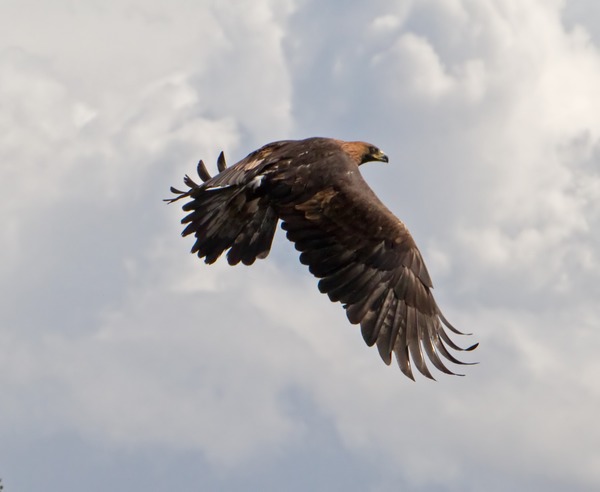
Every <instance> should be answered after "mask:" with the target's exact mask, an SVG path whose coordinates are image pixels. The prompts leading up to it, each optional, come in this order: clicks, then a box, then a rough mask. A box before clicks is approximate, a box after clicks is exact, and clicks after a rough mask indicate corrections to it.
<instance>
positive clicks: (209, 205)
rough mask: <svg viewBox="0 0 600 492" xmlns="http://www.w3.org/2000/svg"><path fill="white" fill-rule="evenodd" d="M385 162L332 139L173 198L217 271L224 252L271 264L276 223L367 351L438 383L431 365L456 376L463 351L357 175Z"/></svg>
mask: <svg viewBox="0 0 600 492" xmlns="http://www.w3.org/2000/svg"><path fill="white" fill-rule="evenodd" d="M369 161H383V162H387V161H388V157H387V156H386V155H385V154H384V153H383V152H382V151H381V150H379V149H378V148H377V147H375V146H374V145H371V144H368V143H365V142H345V141H341V140H335V139H330V138H318V137H317V138H308V139H305V140H284V141H279V142H273V143H270V144H267V145H265V146H264V147H262V148H260V149H258V150H256V151H254V152H252V153H250V154H249V155H248V156H247V157H245V158H244V159H242V160H241V161H239V162H238V163H237V164H235V165H233V166H231V167H227V166H226V163H225V158H224V157H223V153H221V155H220V156H219V159H218V162H217V168H218V170H219V173H218V174H217V175H216V176H214V177H211V175H210V174H209V172H208V171H207V169H206V167H205V165H204V163H203V162H202V161H200V162H199V163H198V169H197V171H198V176H199V177H200V179H201V180H202V183H201V184H198V183H196V182H194V181H193V180H192V179H191V178H190V177H189V176H186V177H185V178H184V182H185V184H186V185H187V186H188V187H189V189H188V190H187V191H180V190H177V189H175V188H171V191H172V192H173V193H175V194H176V195H177V196H176V197H175V198H171V199H168V200H167V201H168V202H175V201H177V200H179V199H181V198H188V199H189V201H188V202H187V203H186V204H185V205H183V210H184V211H185V212H187V215H186V216H185V217H184V218H183V220H182V223H183V224H186V227H185V229H184V231H183V233H182V235H183V236H187V235H190V234H193V235H194V236H195V238H196V241H195V243H194V246H193V247H192V253H196V254H197V255H198V256H199V257H200V258H204V261H205V262H206V263H214V262H215V261H216V260H217V258H219V256H221V254H223V253H224V252H226V251H227V261H228V262H229V264H230V265H237V264H238V263H240V262H242V263H243V264H245V265H251V264H252V263H254V261H255V260H256V259H257V258H265V257H266V256H267V255H268V254H269V250H270V249H271V244H272V242H273V236H274V234H275V230H276V227H277V223H278V222H279V221H280V220H281V221H282V224H281V226H282V228H283V229H284V230H285V231H286V235H287V238H288V239H289V240H290V241H292V242H293V243H294V244H295V247H296V249H297V250H298V251H300V253H301V254H300V261H301V262H302V263H303V264H304V265H307V266H308V268H309V270H310V272H311V273H312V274H313V275H314V276H315V277H317V278H319V279H320V280H319V284H318V286H319V290H320V291H321V292H322V293H325V294H327V295H328V296H329V298H330V299H331V300H332V301H334V302H338V301H339V302H341V303H342V304H343V306H344V308H345V309H346V314H347V316H348V319H349V320H350V322H351V323H353V324H360V327H361V332H362V335H363V338H364V340H365V342H366V343H367V344H368V345H369V346H372V345H375V344H376V345H377V349H378V350H379V354H380V355H381V358H382V359H383V360H384V361H385V363H386V364H390V363H391V360H392V353H394V354H395V356H396V360H397V362H398V365H399V366H400V369H401V370H402V372H403V373H404V374H405V375H406V376H408V377H409V378H411V379H414V376H413V372H412V365H413V364H414V365H415V366H416V367H417V369H418V370H419V371H420V372H421V373H422V374H423V375H425V376H426V377H428V378H431V379H433V376H432V374H431V372H430V371H429V368H428V366H427V364H426V362H425V360H426V359H429V361H431V363H432V364H433V365H434V366H435V367H436V368H437V369H438V370H440V371H442V372H445V373H447V374H454V373H453V372H452V371H450V370H449V369H448V368H447V367H446V366H445V365H444V363H443V362H442V358H444V359H446V360H449V361H451V362H453V363H455V364H465V363H464V362H461V361H459V360H458V359H456V358H455V357H454V356H453V355H452V354H451V353H450V351H449V348H450V349H453V350H457V351H462V350H473V349H474V348H475V347H476V346H477V344H475V345H472V346H471V347H469V348H467V349H463V348H460V347H459V346H458V345H456V344H455V343H454V342H453V341H452V339H451V338H450V337H449V335H448V333H447V332H446V331H445V328H447V329H448V330H450V331H452V332H454V333H457V334H462V333H461V332H459V331H458V330H456V329H455V328H454V327H453V326H452V325H451V324H450V323H449V322H448V321H447V320H446V318H444V316H443V315H442V313H441V311H440V309H439V308H438V306H437V304H436V302H435V300H434V298H433V295H432V293H431V289H432V287H433V285H432V282H431V279H430V277H429V273H428V272H427V268H426V267H425V263H424V261H423V258H422V257H421V253H420V252H419V249H418V248H417V246H416V244H415V242H414V240H413V238H412V236H411V235H410V233H409V232H408V229H407V228H406V226H405V225H404V224H403V223H402V222H401V221H400V220H399V219H398V218H397V217H395V216H394V214H392V212H390V211H389V210H388V209H387V208H386V206H385V205H384V204H383V203H382V202H381V201H380V200H379V199H378V198H377V196H376V195H375V193H374V192H373V191H372V190H371V188H370V187H369V186H368V185H367V183H366V182H365V181H364V180H363V178H362V176H361V174H360V172H359V169H358V168H359V166H360V165H361V164H364V163H365V162H369Z"/></svg>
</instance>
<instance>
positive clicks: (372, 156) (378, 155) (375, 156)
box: [360, 143, 389, 164]
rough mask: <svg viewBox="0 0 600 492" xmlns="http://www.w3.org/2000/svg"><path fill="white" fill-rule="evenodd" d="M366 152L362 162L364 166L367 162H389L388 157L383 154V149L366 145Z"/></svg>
mask: <svg viewBox="0 0 600 492" xmlns="http://www.w3.org/2000/svg"><path fill="white" fill-rule="evenodd" d="M364 145H365V151H364V153H363V155H362V158H361V160H360V163H361V164H364V163H365V162H371V161H380V162H388V161H389V159H388V156H387V155H385V153H383V152H382V151H381V149H379V148H378V147H375V146H374V145H371V144H368V143H365V144H364Z"/></svg>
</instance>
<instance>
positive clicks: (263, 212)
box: [166, 154, 278, 265]
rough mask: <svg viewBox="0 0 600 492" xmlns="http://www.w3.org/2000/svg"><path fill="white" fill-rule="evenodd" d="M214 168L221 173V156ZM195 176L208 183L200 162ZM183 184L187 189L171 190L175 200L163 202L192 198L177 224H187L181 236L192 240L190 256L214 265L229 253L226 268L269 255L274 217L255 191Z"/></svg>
mask: <svg viewBox="0 0 600 492" xmlns="http://www.w3.org/2000/svg"><path fill="white" fill-rule="evenodd" d="M217 165H218V168H219V171H222V170H223V169H225V160H224V158H223V156H222V154H221V155H220V156H219V161H218V163H217ZM198 175H199V176H200V179H202V181H204V182H206V181H208V180H210V179H211V176H210V174H209V173H208V171H207V170H206V167H205V166H204V163H203V162H202V161H200V162H199V163H198ZM184 181H185V184H186V185H187V186H189V188H190V189H189V190H188V191H180V190H177V189H175V188H171V191H172V192H173V193H175V194H177V195H178V196H176V197H175V198H171V199H168V200H166V201H168V202H169V203H172V202H175V201H177V200H179V199H180V198H185V197H190V198H192V200H191V201H190V202H188V203H186V204H185V205H184V206H183V210H184V211H186V212H189V213H188V215H187V216H186V217H184V218H183V220H182V221H181V222H182V224H187V226H186V228H185V229H184V231H183V232H182V236H187V235H189V234H194V236H196V242H195V243H194V246H193V247H192V253H195V254H198V256H199V257H200V258H204V261H205V262H206V263H214V262H215V261H216V260H217V258H219V256H221V254H223V252H225V251H226V250H229V251H228V253H227V261H228V263H229V264H230V265H237V264H238V263H240V261H241V262H242V263H243V264H244V265H251V264H252V263H254V261H255V260H256V259H257V258H265V257H266V256H267V255H268V254H269V251H270V249H271V244H272V243H273V236H274V235H275V229H276V227H277V221H278V217H277V214H276V213H275V211H274V210H273V208H272V207H271V206H270V204H269V202H268V200H267V199H266V197H264V196H260V195H257V193H256V189H255V187H252V186H245V185H242V184H233V185H226V186H218V187H214V188H211V187H208V188H207V187H203V186H201V185H198V184H197V183H195V182H194V181H193V180H192V179H191V178H190V177H189V176H186V177H185V179H184Z"/></svg>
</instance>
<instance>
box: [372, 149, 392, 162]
mask: <svg viewBox="0 0 600 492" xmlns="http://www.w3.org/2000/svg"><path fill="white" fill-rule="evenodd" d="M373 157H374V158H375V160H376V161H381V162H389V161H390V160H389V159H388V156H387V155H386V154H384V153H383V152H381V150H380V151H378V152H377V154H375V155H374V156H373Z"/></svg>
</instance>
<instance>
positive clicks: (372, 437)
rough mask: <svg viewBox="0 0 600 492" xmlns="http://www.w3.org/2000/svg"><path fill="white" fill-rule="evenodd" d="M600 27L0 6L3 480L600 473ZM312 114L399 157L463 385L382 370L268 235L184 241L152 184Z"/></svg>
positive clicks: (497, 19) (335, 11)
mask: <svg viewBox="0 0 600 492" xmlns="http://www.w3.org/2000/svg"><path fill="white" fill-rule="evenodd" d="M599 48H600V11H599V9H598V5H597V2H596V1H595V0H565V1H559V0H530V1H527V2H516V1H513V0H420V1H417V0H413V1H410V0H404V1H402V0H399V1H395V2H392V1H389V0H386V1H384V0H375V1H372V2H363V1H357V0H353V1H345V2H341V1H331V2H322V1H317V0H255V1H252V2H239V1H233V0H230V1H222V2H218V3H217V2H211V1H184V0H181V1H170V2H165V1H159V0H149V1H148V0H144V1H141V0H119V1H116V0H103V1H88V2H73V1H69V0H56V1H54V2H51V3H49V2H42V1H40V0H18V1H16V0H3V2H2V4H1V5H0V108H1V110H0V180H1V182H2V183H3V187H2V193H1V194H0V218H1V220H2V227H1V228H0V245H1V246H0V247H1V250H2V255H1V256H0V289H1V309H0V347H2V350H1V351H0V442H1V443H2V445H1V446H0V478H1V479H2V481H3V484H4V487H5V490H6V492H12V491H17V490H18V491H21V492H22V491H26V492H29V491H31V492H33V491H39V490H44V491H48V492H54V491H57V492H58V491H60V492H64V491H68V490H87V491H92V492H94V491H100V490H102V491H104V490H111V491H123V492H125V491H132V490H144V491H149V492H163V491H165V492H166V491H174V490H176V491H197V490H227V491H248V490H293V491H305V490H323V491H325V490H327V491H329V490H348V491H373V492H382V491H388V490H410V491H419V492H421V491H423V492H433V491H436V492H446V491H448V492H449V491H461V492H463V491H481V490H486V491H491V492H494V491H498V492H500V491H502V492H504V491H506V490H545V491H562V490H572V491H588V490H589V491H592V490H598V489H599V488H600V446H599V443H600V426H598V425H597V415H598V413H599V412H600V383H598V381H599V380H600V362H599V361H598V356H597V347H598V346H599V344H600V304H599V302H598V301H599V298H600V253H599V248H598V245H599V244H600V92H599V91H598V87H600V51H599ZM314 135H321V136H331V137H337V138H342V139H348V140H353V139H361V140H368V141H371V142H373V143H374V144H376V145H378V146H379V147H381V148H382V149H384V150H385V151H386V153H387V154H388V155H389V156H390V161H391V162H390V164H389V165H382V164H377V163H373V164H370V165H368V166H365V167H363V169H362V170H363V172H364V175H365V176H366V178H367V180H368V181H369V182H370V183H371V185H372V187H373V188H374V189H375V190H376V192H377V193H378V194H379V195H380V197H381V198H382V199H383V201H384V202H385V203H386V204H387V205H388V206H389V207H390V208H391V209H392V210H393V211H394V212H395V213H396V214H397V215H398V216H399V217H400V218H402V220H404V221H405V222H406V223H407V225H408V226H409V228H410V229H411V231H412V232H413V235H414V236H415V238H416V240H417V242H418V244H419V246H420V249H421V251H422V252H423V255H424V257H425V260H426V262H427V264H428V267H429V271H430V273H431V275H432V277H433V280H434V283H435V286H436V290H435V294H436V297H437V299H438V302H439V304H440V305H441V307H442V309H443V310H444V312H445V313H446V315H447V317H448V318H449V319H450V320H451V321H452V322H453V323H454V324H455V325H456V326H457V327H459V328H460V329H462V330H464V331H472V332H474V333H475V335H474V340H476V341H479V342H481V346H480V348H479V349H478V350H477V351H476V352H475V353H474V354H473V355H472V356H470V357H471V360H478V361H480V364H479V365H478V366H473V367H469V368H467V369H466V373H467V375H466V377H464V378H452V377H446V376H444V375H439V377H438V382H430V381H428V380H426V379H425V378H418V380H417V382H416V383H413V382H411V381H409V380H408V379H406V378H405V377H404V376H402V374H401V372H400V371H399V369H398V368H397V367H394V366H392V367H386V366H385V365H384V364H383V363H382V362H381V361H380V359H379V356H378V354H377V351H376V350H374V349H369V348H368V347H366V346H365V345H364V342H363V341H362V337H361V335H360V330H359V329H358V328H357V327H356V326H351V325H349V324H348V322H347V320H346V316H345V314H344V312H343V309H341V307H340V306H339V305H334V304H331V303H330V302H329V301H328V299H327V297H326V296H323V295H321V294H319V293H318V290H317V288H316V281H315V279H313V278H312V277H311V276H310V274H309V273H308V272H307V271H306V269H305V268H304V267H302V265H300V264H299V262H298V259H297V253H296V251H295V250H294V248H293V246H292V245H291V244H289V243H287V241H286V240H285V239H284V237H283V235H282V234H281V233H278V237H277V239H276V241H275V245H274V249H273V251H272V254H271V255H270V256H269V258H268V259H267V260H265V261H261V262H258V263H257V264H255V265H254V266H253V267H252V268H245V267H242V266H240V267H235V268H232V267H229V266H227V265H226V264H225V263H224V262H218V263H217V264H215V265H213V266H210V267H208V266H206V265H204V264H203V263H202V262H200V261H199V260H198V259H197V258H195V257H193V256H192V255H190V254H188V251H189V249H190V247H191V240H189V238H187V239H182V238H181V237H180V236H179V234H180V231H181V226H180V224H179V220H180V219H181V217H182V212H181V210H180V208H179V207H178V206H174V205H172V206H166V205H164V204H163V203H162V202H161V199H162V198H164V197H166V196H168V194H169V193H168V188H169V186H171V185H175V186H178V185H180V183H181V178H182V176H183V175H184V174H185V173H190V172H193V171H194V168H195V163H196V162H197V160H198V159H199V158H203V159H205V161H206V162H207V163H208V164H209V165H211V169H214V166H213V164H214V162H215V160H216V157H217V155H218V153H219V152H220V151H221V150H224V151H225V153H226V156H227V157H228V161H229V162H230V163H232V162H235V161H236V160H238V159H240V158H242V157H244V156H245V155H246V154H247V153H248V152H250V151H251V150H253V149H255V148H257V147H259V146H260V145H262V144H264V143H267V142H269V141H273V140H278V139H282V138H303V137H308V136H314ZM461 341H463V340H461ZM465 343H467V342H465Z"/></svg>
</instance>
